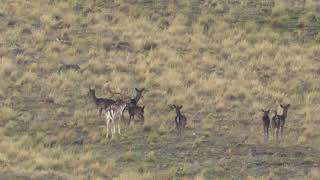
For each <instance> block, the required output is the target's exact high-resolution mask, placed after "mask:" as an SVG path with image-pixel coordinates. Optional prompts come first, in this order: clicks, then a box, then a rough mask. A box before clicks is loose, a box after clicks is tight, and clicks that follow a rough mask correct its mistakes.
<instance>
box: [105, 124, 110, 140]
mask: <svg viewBox="0 0 320 180" xmlns="http://www.w3.org/2000/svg"><path fill="white" fill-rule="evenodd" d="M109 126H110V124H109V120H107V135H106V138H107V139H108V137H109Z"/></svg>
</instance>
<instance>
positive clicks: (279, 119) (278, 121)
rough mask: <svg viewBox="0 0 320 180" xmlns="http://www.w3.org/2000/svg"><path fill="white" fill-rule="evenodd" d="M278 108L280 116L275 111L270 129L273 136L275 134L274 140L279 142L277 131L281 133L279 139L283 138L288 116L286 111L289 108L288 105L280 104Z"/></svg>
mask: <svg viewBox="0 0 320 180" xmlns="http://www.w3.org/2000/svg"><path fill="white" fill-rule="evenodd" d="M280 107H281V108H282V110H283V111H282V115H279V114H278V113H277V111H275V115H274V116H273V118H272V129H273V135H274V133H275V132H276V140H277V141H278V140H279V131H280V133H281V138H282V137H283V129H284V125H285V122H286V119H287V116H288V109H289V107H290V104H288V105H286V106H285V105H282V104H280Z"/></svg>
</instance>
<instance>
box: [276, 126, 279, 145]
mask: <svg viewBox="0 0 320 180" xmlns="http://www.w3.org/2000/svg"><path fill="white" fill-rule="evenodd" d="M276 136H277V137H276V139H277V142H279V128H277V129H276Z"/></svg>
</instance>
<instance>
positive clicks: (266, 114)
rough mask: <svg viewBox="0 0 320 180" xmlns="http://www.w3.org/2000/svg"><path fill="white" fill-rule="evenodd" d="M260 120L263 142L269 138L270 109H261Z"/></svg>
mask: <svg viewBox="0 0 320 180" xmlns="http://www.w3.org/2000/svg"><path fill="white" fill-rule="evenodd" d="M262 112H263V116H262V122H263V133H264V142H268V140H269V127H270V117H269V112H270V110H263V109H262Z"/></svg>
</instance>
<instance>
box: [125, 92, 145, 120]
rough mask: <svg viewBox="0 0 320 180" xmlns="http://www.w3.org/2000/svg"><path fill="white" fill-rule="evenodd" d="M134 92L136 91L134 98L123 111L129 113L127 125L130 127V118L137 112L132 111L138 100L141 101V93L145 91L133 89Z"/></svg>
mask: <svg viewBox="0 0 320 180" xmlns="http://www.w3.org/2000/svg"><path fill="white" fill-rule="evenodd" d="M135 90H136V96H135V97H134V98H132V99H130V102H129V103H128V104H127V107H126V108H125V109H124V111H128V112H129V116H130V118H129V121H128V122H127V125H130V122H131V116H132V117H134V113H135V112H137V111H134V110H132V109H133V108H136V107H137V104H138V102H139V100H140V99H141V97H143V92H144V91H145V89H144V88H142V89H138V88H135ZM124 111H123V113H122V118H123V119H124ZM130 112H131V114H130Z"/></svg>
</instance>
